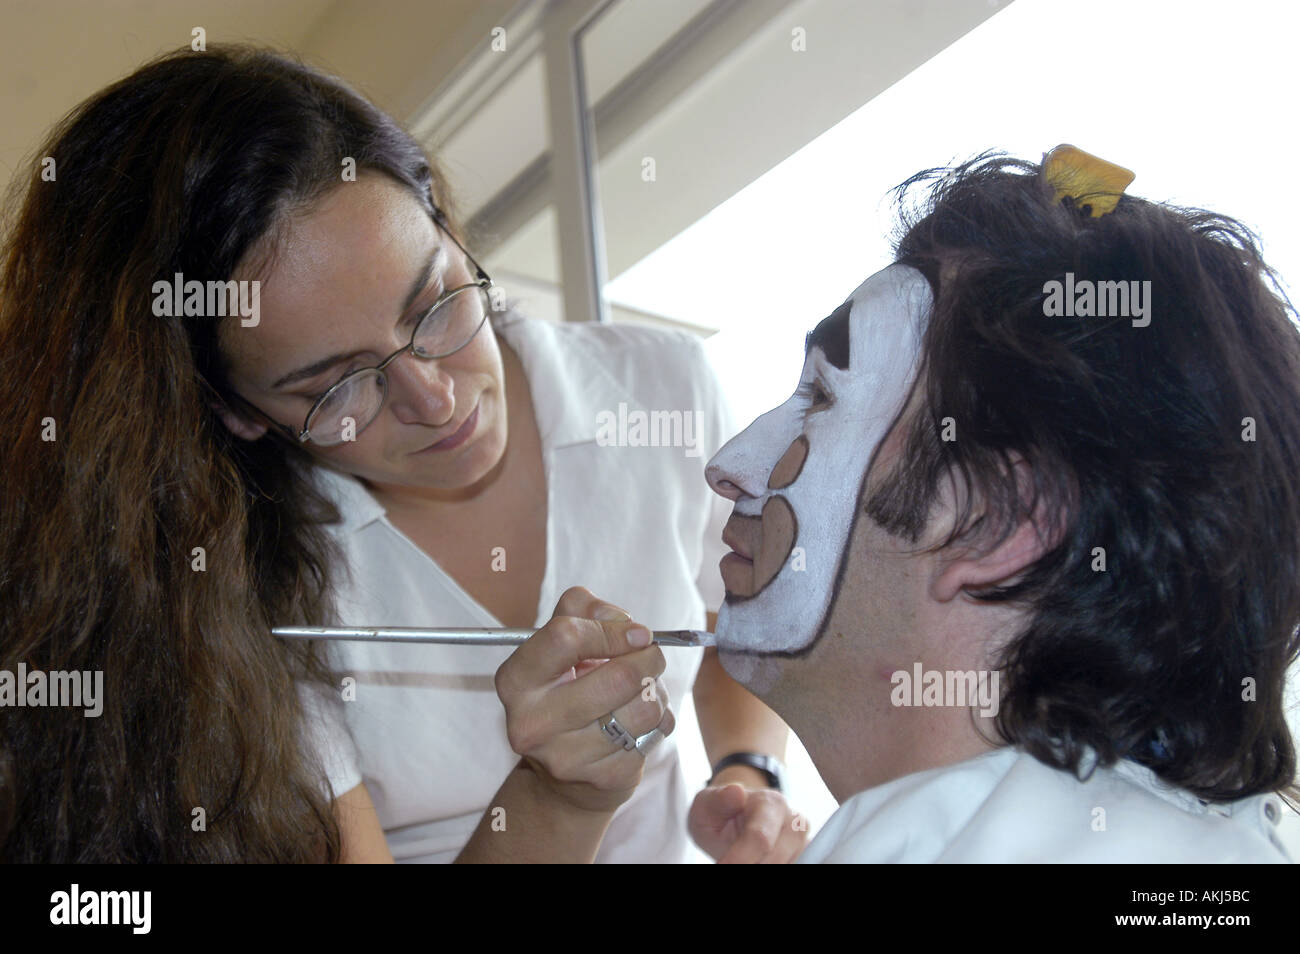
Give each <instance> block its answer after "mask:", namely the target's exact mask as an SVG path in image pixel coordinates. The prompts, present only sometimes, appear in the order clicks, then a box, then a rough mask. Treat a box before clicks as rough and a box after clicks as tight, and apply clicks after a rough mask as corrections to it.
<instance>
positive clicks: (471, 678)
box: [312, 313, 732, 862]
mask: <svg viewBox="0 0 1300 954" xmlns="http://www.w3.org/2000/svg"><path fill="white" fill-rule="evenodd" d="M494 325H495V327H496V329H497V331H498V333H499V334H500V335H501V336H502V337H503V338H504V339H505V340H506V341H507V342H508V343H509V344H510V346H511V347H512V348H513V349H514V350H515V352H516V353H517V354H518V355H519V358H520V360H521V361H522V363H523V367H524V371H525V374H526V376H527V378H528V382H529V387H530V390H531V394H532V398H533V405H534V408H535V411H536V415H537V423H538V427H539V430H540V433H541V442H542V453H543V458H544V463H545V468H546V486H547V504H548V511H547V514H548V516H547V534H546V536H547V540H546V570H545V577H544V579H543V581H542V587H541V594H540V599H539V604H538V607H537V619H536V625H537V626H541V625H542V624H544V623H545V622H546V621H547V620H549V619H550V617H551V614H552V612H553V611H554V609H555V604H556V602H557V601H558V600H559V597H560V595H561V594H562V593H563V592H564V590H565V589H567V588H568V587H570V586H575V585H580V586H585V587H586V588H587V589H589V590H591V591H592V592H593V593H595V594H596V595H597V596H599V597H601V598H602V599H605V600H609V601H610V602H612V603H615V604H617V605H619V606H621V607H623V608H624V609H626V610H627V611H628V612H629V613H631V614H632V615H633V616H634V617H635V618H636V619H638V620H640V621H642V622H645V623H646V624H648V625H649V626H651V627H652V628H655V629H702V628H704V625H705V613H706V611H709V610H716V609H717V608H718V606H719V605H720V604H721V601H722V596H723V589H722V581H721V577H720V575H719V572H718V561H719V560H720V559H721V557H722V556H723V554H724V553H725V552H726V547H725V546H724V545H723V544H722V540H721V534H722V525H723V523H725V521H726V518H727V515H728V510H729V508H728V507H727V505H726V503H727V502H726V501H725V500H723V499H722V498H720V497H718V496H717V495H715V494H714V493H712V492H711V491H710V490H709V488H708V486H707V484H706V483H705V480H704V466H705V464H706V463H707V462H708V461H709V459H710V458H711V457H712V456H713V454H714V453H715V452H716V451H717V450H718V448H719V447H721V446H722V444H723V443H725V442H726V440H727V439H728V438H730V437H731V436H732V421H731V416H730V413H729V411H728V410H727V408H726V406H725V404H724V402H723V399H722V396H721V394H720V392H719V389H718V386H717V381H716V377H715V376H714V373H713V371H712V369H711V367H710V366H709V364H708V362H707V359H706V358H705V356H704V352H703V349H702V347H701V345H700V342H699V341H698V340H697V339H695V338H693V337H691V336H690V335H687V334H684V333H679V332H674V331H663V330H658V329H650V328H644V327H638V326H632V325H624V324H616V325H603V324H592V323H573V324H552V323H549V322H543V321H534V320H528V319H523V318H520V317H519V316H518V315H516V314H514V313H507V314H506V315H504V316H503V317H502V318H500V319H499V320H497V321H495V322H494ZM638 411H640V412H645V413H646V415H647V416H646V417H645V418H638V416H637V414H636V412H638ZM655 411H658V412H674V411H680V412H682V417H681V418H674V417H673V416H672V415H671V413H670V414H667V415H665V414H663V413H661V414H660V415H659V417H658V418H657V419H656V420H658V421H659V422H660V423H662V422H663V421H669V422H670V423H672V422H675V421H676V420H678V419H680V420H681V421H682V426H681V427H679V429H678V431H677V432H676V436H677V437H679V438H680V440H679V442H678V443H679V444H686V443H687V438H697V440H696V441H695V444H694V447H690V446H646V444H647V443H648V442H651V441H653V440H654V436H655V435H652V434H651V433H650V432H649V431H646V430H644V429H638V428H637V427H636V422H637V421H638V420H643V421H648V420H650V417H649V412H655ZM687 415H689V416H687ZM687 421H689V422H690V424H691V425H692V428H691V430H687V429H686V428H685V426H684V425H685V424H686V422H687ZM660 433H661V434H662V435H663V436H664V437H665V438H669V439H671V438H672V437H673V436H674V434H673V433H671V432H669V431H668V430H664V431H661V432H660ZM620 445H621V446H620ZM312 472H313V474H314V476H315V479H316V480H317V484H318V486H320V487H321V489H322V490H323V491H324V492H325V493H326V494H327V495H328V496H330V497H331V498H332V499H333V500H334V501H335V502H336V504H337V505H338V506H339V510H340V513H341V514H342V516H343V522H342V524H341V525H335V526H333V527H331V528H330V532H331V533H332V534H333V536H334V537H335V539H336V540H337V541H338V542H339V544H340V545H341V547H342V548H343V551H344V554H345V556H346V564H347V566H346V570H347V571H348V572H347V573H344V572H342V568H341V569H340V570H339V571H338V572H337V573H336V576H335V580H334V584H335V595H336V614H335V616H336V618H335V620H334V621H333V622H335V623H336V624H339V625H344V624H346V625H353V624H356V625H377V626H382V625H390V626H448V627H459V626H465V627H477V626H500V625H502V624H501V622H500V621H499V620H497V619H496V618H495V617H494V616H493V615H492V614H491V613H489V612H488V611H487V610H486V609H484V608H483V606H482V605H480V604H479V603H478V601H477V600H475V599H474V598H473V597H472V596H470V595H469V593H467V592H466V591H465V590H464V589H462V588H461V587H460V586H459V585H458V584H457V583H456V582H455V580H453V579H452V578H451V577H450V576H449V575H448V574H447V573H445V572H444V571H443V570H442V569H441V568H440V567H439V566H438V565H437V564H436V563H435V562H434V561H433V560H432V559H431V558H430V557H429V556H428V555H427V554H426V553H425V552H424V551H423V550H421V549H420V548H419V547H418V546H416V545H415V544H414V543H413V542H412V541H411V540H410V539H409V538H408V537H406V536H405V535H404V534H403V533H402V532H401V531H400V530H398V529H397V528H396V527H394V526H393V524H392V523H390V522H389V520H388V519H387V517H386V516H385V510H384V508H383V506H381V505H380V504H379V502H378V501H376V500H375V498H374V497H373V496H372V495H371V494H370V493H369V491H368V490H367V489H366V488H365V486H364V485H363V484H362V483H361V482H360V481H358V480H357V479H355V478H354V477H351V476H349V475H345V474H341V473H338V472H335V471H332V470H329V469H326V468H324V467H314V468H312ZM493 545H494V544H493V542H492V541H490V540H466V541H465V546H466V547H478V548H481V549H482V558H483V560H485V561H490V560H491V559H492V547H493ZM508 559H509V555H508V554H507V560H508ZM329 652H330V653H331V655H330V657H329V658H330V660H331V668H332V669H333V670H334V671H335V673H336V675H337V678H338V681H339V683H340V686H342V685H343V684H344V680H345V678H346V677H350V678H351V679H353V680H355V682H354V683H353V684H352V685H354V687H355V700H354V701H347V702H345V703H344V704H343V706H342V712H343V716H344V719H345V722H346V734H344V733H343V732H342V731H341V730H340V729H339V727H338V726H337V723H335V724H334V725H331V724H329V722H328V720H327V721H326V722H325V723H323V724H322V725H321V726H318V727H317V730H316V731H317V733H318V737H320V738H321V739H322V742H321V744H322V745H324V746H326V747H327V750H328V752H329V754H327V756H326V761H327V764H328V765H330V766H331V778H332V780H334V779H337V781H335V782H334V784H335V789H336V791H343V790H346V789H343V788H340V786H342V785H347V784H348V782H349V781H351V780H352V779H353V778H356V779H358V780H360V781H364V782H365V783H366V786H367V788H368V790H369V792H370V796H371V798H372V799H373V800H374V803H375V808H376V809H377V810H378V813H379V820H380V823H381V824H382V825H383V827H384V831H385V834H386V835H387V839H388V845H389V848H390V849H391V850H392V853H393V857H394V858H395V859H396V860H397V861H399V862H444V861H451V860H453V859H454V858H455V857H456V855H457V854H458V853H459V852H460V850H461V849H462V848H463V847H464V845H465V843H466V842H467V841H468V839H469V837H470V835H471V834H472V833H473V831H474V829H475V827H476V826H477V824H478V822H479V819H480V817H481V816H482V815H483V813H484V811H485V810H486V809H488V808H489V807H491V799H492V797H493V795H494V793H495V792H496V791H497V789H498V788H499V787H500V786H501V784H502V782H503V781H504V780H505V778H506V775H507V774H508V773H509V772H510V771H511V769H512V768H513V767H514V766H515V764H516V763H517V762H518V761H519V757H518V756H517V755H515V754H514V752H512V751H511V749H510V746H509V743H508V741H507V739H506V731H505V711H504V709H503V707H502V705H501V702H500V700H499V699H498V698H497V694H496V690H495V686H494V681H493V679H494V675H495V673H496V670H497V668H498V667H499V666H500V665H501V663H502V662H503V661H504V660H505V659H506V657H507V656H509V654H510V652H511V649H510V648H509V647H463V646H442V645H427V644H426V645H397V644H392V643H386V644H385V643H356V642H352V643H348V642H335V643H332V644H330V646H329ZM702 655H703V651H702V650H698V649H675V648H673V649H666V650H665V656H666V657H667V659H668V668H667V670H666V671H665V673H664V675H663V682H664V685H665V687H666V689H667V691H668V694H669V697H670V701H671V703H672V704H673V705H674V707H675V708H676V707H678V705H679V703H680V701H681V700H682V699H684V698H685V696H686V694H687V693H688V692H690V691H691V687H692V685H693V683H694V681H695V674H696V671H697V670H698V668H699V664H700V660H701V658H702ZM334 708H337V707H334ZM596 731H598V730H597V729H596V728H595V726H594V724H593V727H592V732H593V733H594V732H596ZM353 784H355V782H354V783H353ZM349 787H351V786H349ZM686 811H687V792H686V787H685V783H684V780H683V777H682V772H681V768H680V765H679V760H678V755H677V750H676V746H675V745H674V742H673V739H672V737H670V738H669V739H668V741H666V742H665V743H663V744H662V745H660V746H659V747H658V748H657V749H655V750H654V751H652V752H651V754H650V755H649V757H648V758H647V761H646V770H645V775H644V778H643V780H642V782H641V784H640V786H639V787H638V789H637V791H636V793H635V794H634V795H633V797H632V798H631V799H630V800H629V801H628V802H627V803H626V804H625V805H623V806H622V807H621V808H620V809H619V810H618V812H617V813H616V814H615V816H614V819H613V821H612V823H611V824H610V827H609V831H608V834H607V835H606V837H605V839H604V842H603V843H602V845H601V848H600V851H599V853H598V855H597V859H596V860H597V861H601V862H632V861H637V862H676V861H680V860H683V858H684V857H685V854H686V849H687V846H688V835H687V832H686ZM505 821H506V824H507V826H508V825H509V823H510V820H509V818H508V817H507V818H506V819H505Z"/></svg>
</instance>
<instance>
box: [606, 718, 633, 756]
mask: <svg viewBox="0 0 1300 954" xmlns="http://www.w3.org/2000/svg"><path fill="white" fill-rule="evenodd" d="M596 726H597V728H599V729H600V731H601V732H604V733H605V735H606V736H608V737H609V739H610V740H611V741H612V742H613V743H614V744H615V745H621V746H622V747H623V748H624V749H625V750H626V751H629V752H630V751H631V750H632V749H635V748H636V747H637V739H636V736H634V735H633V734H632V733H631V732H629V731H627V729H625V728H623V727H622V726H621V725H619V724H618V720H617V719H615V718H614V713H612V712H611V713H610V714H609V715H607V716H605V717H604V718H601V719H597V720H596Z"/></svg>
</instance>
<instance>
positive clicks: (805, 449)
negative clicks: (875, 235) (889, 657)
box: [707, 265, 932, 688]
mask: <svg viewBox="0 0 1300 954" xmlns="http://www.w3.org/2000/svg"><path fill="white" fill-rule="evenodd" d="M931 302H932V297H931V293H930V286H929V283H928V282H927V281H926V279H925V277H924V276H923V275H922V274H921V273H920V272H918V271H917V270H916V269H914V268H911V267H910V266H906V265H891V266H889V267H888V268H886V269H883V270H882V271H880V272H877V273H876V274H875V275H872V276H871V277H870V278H868V279H867V280H866V281H865V282H863V283H862V285H861V286H860V287H859V288H858V289H857V290H856V291H855V292H854V293H853V294H852V295H851V296H850V297H849V299H848V300H847V301H846V302H845V303H844V304H843V305H841V306H840V307H839V308H838V309H836V310H835V312H834V313H833V314H832V315H831V316H830V317H829V318H827V319H825V320H824V321H823V322H822V323H821V324H819V325H818V326H817V328H816V329H815V330H814V332H813V333H812V335H811V336H810V345H809V349H808V354H807V359H806V360H805V362H804V368H803V374H802V375H801V377H800V381H799V387H798V389H797V390H796V391H795V393H794V395H793V396H792V397H791V398H790V399H789V400H788V401H786V402H785V403H784V404H782V405H780V406H779V407H776V408H773V409H772V410H771V411H769V412H767V413H766V414H764V415H763V416H762V417H760V418H759V419H758V420H756V421H755V422H754V423H753V424H752V425H750V426H749V427H748V428H747V429H746V430H745V431H743V432H742V433H741V434H739V435H737V436H736V437H735V438H734V439H733V440H731V441H730V442H729V443H728V444H727V445H726V446H725V447H723V448H722V450H720V451H719V452H718V454H717V456H715V457H714V458H713V460H712V461H710V462H709V466H708V470H707V476H708V480H709V485H710V486H711V487H712V488H713V489H714V490H715V491H717V492H718V493H719V494H722V495H723V496H725V497H727V498H728V499H730V500H733V501H735V509H734V510H733V512H732V515H731V519H730V520H728V521H727V525H726V528H725V529H724V531H723V540H724V541H725V542H726V543H728V544H729V545H730V546H731V547H732V549H733V552H732V553H730V554H728V555H727V556H726V557H724V558H723V560H722V563H721V564H720V569H721V571H722V577H723V581H724V583H725V585H726V591H727V596H726V600H725V602H724V603H723V606H722V608H721V611H720V612H719V614H718V624H717V634H718V648H719V651H720V652H721V654H722V659H723V662H724V663H725V664H727V669H728V671H729V672H731V674H732V675H733V676H735V677H736V678H739V679H741V681H744V682H747V683H749V684H750V685H751V688H756V687H754V686H753V684H752V683H753V680H752V679H746V678H744V676H745V674H747V673H752V672H754V671H756V669H755V668H754V666H753V665H749V666H748V668H747V664H746V663H745V662H744V661H743V659H741V658H739V657H745V656H748V657H762V656H773V655H778V656H793V655H801V654H803V653H805V652H806V651H807V650H809V649H810V648H811V647H812V646H813V644H814V643H815V642H816V641H817V639H818V637H819V636H820V635H821V633H822V631H823V628H824V626H825V624H826V621H827V619H828V617H829V615H830V612H831V610H832V608H833V606H834V604H835V601H836V598H837V596H838V593H839V588H840V586H841V584H842V583H844V582H845V581H843V580H842V579H841V576H842V573H843V568H844V557H845V553H846V551H847V547H848V544H849V541H850V536H851V534H852V532H853V528H854V526H855V522H856V520H857V518H858V517H860V516H862V502H861V499H860V498H861V494H862V487H863V485H864V483H865V477H866V474H867V470H868V467H869V466H870V464H871V460H872V457H873V455H874V454H875V452H876V448H877V447H878V446H879V444H880V442H881V441H882V440H883V439H884V437H885V434H886V432H887V430H888V428H889V425H890V423H891V422H892V421H893V419H894V417H895V415H896V414H897V413H898V411H899V410H900V409H901V408H902V405H903V402H904V400H905V398H906V396H907V392H908V389H909V387H910V385H911V383H912V381H913V378H914V376H915V373H916V364H917V360H918V358H919V355H920V339H921V333H922V331H923V328H924V323H925V320H926V317H927V316H928V314H929V311H930V306H931Z"/></svg>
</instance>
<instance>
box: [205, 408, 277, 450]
mask: <svg viewBox="0 0 1300 954" xmlns="http://www.w3.org/2000/svg"><path fill="white" fill-rule="evenodd" d="M208 406H209V407H211V408H212V410H213V411H214V412H216V415H217V417H219V418H221V423H222V424H224V425H226V430H228V431H230V433H232V434H234V435H235V436H236V437H241V438H243V439H244V440H246V441H255V440H257V439H258V438H260V437H261V436H262V435H263V434H265V433H266V425H265V424H260V423H258V422H257V421H251V420H249V419H248V418H246V417H242V416H240V415H239V414H237V413H236V412H235V411H232V410H231V409H230V406H229V405H227V404H225V403H224V402H221V401H209V402H208Z"/></svg>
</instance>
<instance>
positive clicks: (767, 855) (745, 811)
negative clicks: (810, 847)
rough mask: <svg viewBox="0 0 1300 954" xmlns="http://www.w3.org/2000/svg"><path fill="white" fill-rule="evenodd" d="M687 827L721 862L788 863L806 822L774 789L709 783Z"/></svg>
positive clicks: (800, 847) (797, 851)
mask: <svg viewBox="0 0 1300 954" xmlns="http://www.w3.org/2000/svg"><path fill="white" fill-rule="evenodd" d="M686 823H687V827H688V828H689V829H690V832H691V837H692V838H694V839H695V843H696V844H697V845H699V846H700V848H702V849H703V850H704V851H706V852H708V853H709V856H710V857H712V858H713V860H714V861H717V862H718V863H719V864H786V863H787V862H791V861H794V860H795V859H796V858H798V857H799V854H800V852H802V851H803V849H804V843H805V842H806V841H807V840H808V823H807V821H806V819H804V818H803V817H802V816H800V815H797V814H796V813H795V812H794V810H793V809H792V808H791V807H790V805H789V803H787V802H786V800H785V796H784V795H782V794H781V793H780V792H778V791H776V790H775V789H772V788H749V787H747V786H745V785H743V784H741V783H739V782H731V783H730V784H725V785H712V786H709V787H708V788H705V789H703V790H701V791H700V793H699V794H698V795H696V796H695V801H694V802H693V803H692V804H691V811H690V815H689V816H687V822H686Z"/></svg>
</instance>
